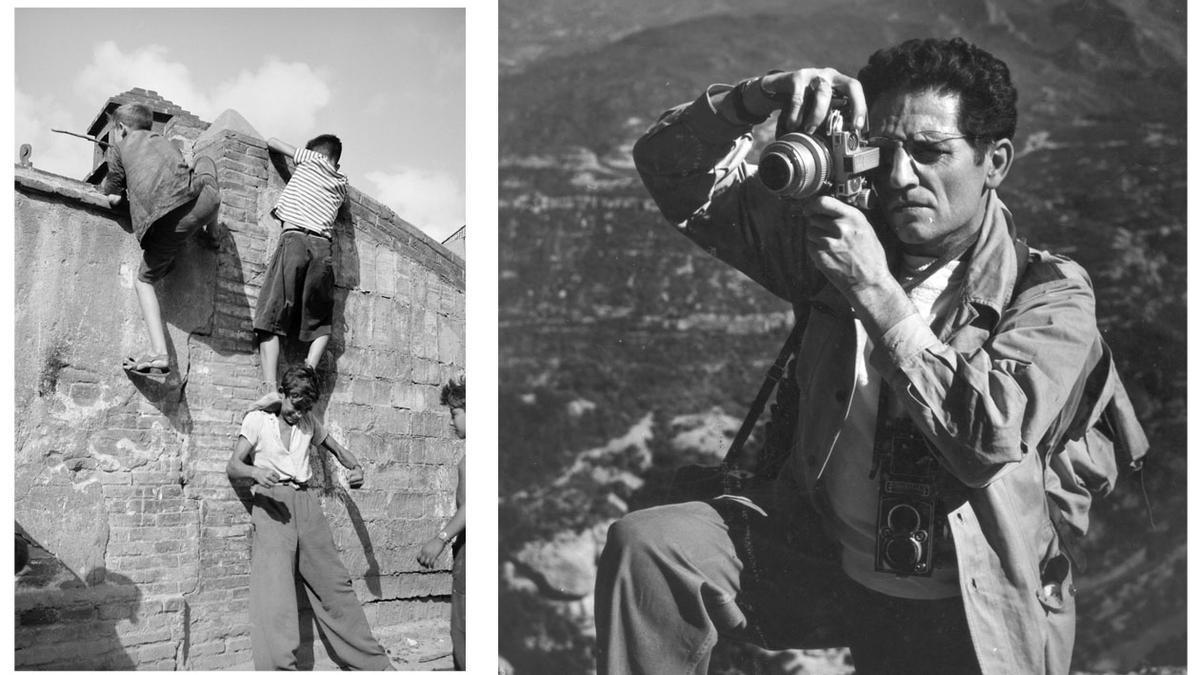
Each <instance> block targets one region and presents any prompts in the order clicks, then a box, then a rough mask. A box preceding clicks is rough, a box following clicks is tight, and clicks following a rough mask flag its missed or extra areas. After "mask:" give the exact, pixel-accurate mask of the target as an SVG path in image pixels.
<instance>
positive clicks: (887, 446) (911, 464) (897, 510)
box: [875, 419, 941, 577]
mask: <svg viewBox="0 0 1200 675" xmlns="http://www.w3.org/2000/svg"><path fill="white" fill-rule="evenodd" d="M904 422H907V423H900V424H897V425H894V426H892V427H891V428H890V430H889V431H890V433H887V434H881V436H882V438H879V439H877V440H876V443H878V444H880V447H877V448H876V449H875V452H876V453H880V454H878V455H877V456H878V457H880V459H881V464H880V476H879V511H878V514H877V515H876V520H875V571H877V572H891V573H893V574H896V575H898V576H922V577H927V576H929V575H930V574H932V573H933V560H934V550H935V548H936V547H937V546H939V545H940V544H941V542H938V541H937V539H938V538H939V536H938V531H939V529H940V528H939V527H938V526H937V515H938V514H937V509H938V501H939V497H940V495H939V494H938V481H937V472H938V462H937V458H936V457H934V455H933V453H932V452H931V451H930V449H929V446H928V445H927V443H928V442H927V441H926V440H925V437H924V436H922V435H921V433H920V431H918V430H917V429H916V428H915V427H914V426H913V425H912V423H911V422H909V421H908V420H907V419H906V420H904Z"/></svg>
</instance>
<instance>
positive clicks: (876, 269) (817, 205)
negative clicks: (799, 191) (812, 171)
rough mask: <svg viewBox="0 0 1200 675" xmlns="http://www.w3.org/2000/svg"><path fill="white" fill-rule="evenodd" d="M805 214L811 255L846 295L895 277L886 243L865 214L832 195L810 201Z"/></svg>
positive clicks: (820, 268)
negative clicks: (855, 289) (892, 276)
mask: <svg viewBox="0 0 1200 675" xmlns="http://www.w3.org/2000/svg"><path fill="white" fill-rule="evenodd" d="M804 211H805V213H806V214H807V215H808V227H807V230H806V234H807V236H808V256H809V257H810V258H812V261H813V263H814V264H815V265H816V266H817V269H819V270H821V271H822V272H824V273H825V276H826V277H828V278H829V281H830V282H831V283H832V284H833V285H834V286H836V287H837V288H838V290H840V291H841V292H842V294H843V295H846V296H847V298H849V296H850V293H851V292H852V289H853V288H855V287H856V286H860V285H863V284H871V283H878V282H880V281H882V280H883V278H884V277H888V278H890V277H891V273H890V272H889V271H888V264H887V255H886V254H885V253H884V251H883V244H881V243H880V242H879V237H878V236H877V235H876V234H875V230H874V228H872V227H871V224H870V223H869V222H867V217H866V215H865V214H863V212H862V211H859V210H858V209H856V208H854V207H853V206H850V205H849V204H846V203H845V202H843V201H841V200H839V199H836V198H834V197H829V196H824V197H816V198H814V199H812V200H810V201H808V202H807V203H806V204H805V205H804Z"/></svg>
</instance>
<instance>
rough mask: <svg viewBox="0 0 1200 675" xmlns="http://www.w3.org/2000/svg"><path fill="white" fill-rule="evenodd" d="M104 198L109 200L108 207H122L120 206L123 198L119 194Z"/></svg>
mask: <svg viewBox="0 0 1200 675" xmlns="http://www.w3.org/2000/svg"><path fill="white" fill-rule="evenodd" d="M104 198H105V199H107V200H108V205H109V207H112V208H116V207H118V206H120V205H121V199H122V197H121V195H119V194H116V195H104Z"/></svg>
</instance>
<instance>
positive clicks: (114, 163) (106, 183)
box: [100, 144, 125, 206]
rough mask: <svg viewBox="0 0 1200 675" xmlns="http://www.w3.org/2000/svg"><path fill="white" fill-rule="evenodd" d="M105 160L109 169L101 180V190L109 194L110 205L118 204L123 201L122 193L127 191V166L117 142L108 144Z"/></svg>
mask: <svg viewBox="0 0 1200 675" xmlns="http://www.w3.org/2000/svg"><path fill="white" fill-rule="evenodd" d="M104 161H105V163H106V164H108V171H107V172H106V173H105V174H104V180H102V181H101V182H100V192H103V193H104V194H105V195H108V203H109V205H110V206H116V205H118V204H120V203H121V193H123V192H125V166H124V165H123V164H122V163H121V152H120V149H119V148H118V147H117V146H116V145H115V144H113V145H110V146H108V150H106V151H105V152H104Z"/></svg>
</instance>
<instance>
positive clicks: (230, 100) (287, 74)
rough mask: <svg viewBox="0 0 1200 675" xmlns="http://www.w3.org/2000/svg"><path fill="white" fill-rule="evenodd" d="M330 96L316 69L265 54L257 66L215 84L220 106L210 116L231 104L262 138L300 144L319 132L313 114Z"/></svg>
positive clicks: (215, 95) (321, 76)
mask: <svg viewBox="0 0 1200 675" xmlns="http://www.w3.org/2000/svg"><path fill="white" fill-rule="evenodd" d="M331 98H332V93H331V91H330V89H329V85H327V84H326V83H325V76H324V74H323V73H321V72H320V71H319V70H317V69H314V68H313V67H312V66H309V65H308V64H306V63H284V62H282V61H279V60H278V59H275V58H268V59H267V62H266V63H265V64H263V65H262V66H261V67H260V68H259V69H258V70H256V71H253V72H249V71H245V70H243V71H242V72H240V73H238V74H237V76H235V77H234V78H232V79H231V80H228V81H226V82H222V83H221V84H220V85H218V86H217V89H216V92H215V93H214V95H213V101H214V103H215V104H216V107H218V108H219V110H214V111H213V113H212V116H213V117H215V116H216V115H218V114H220V113H222V112H224V111H225V110H227V109H229V108H233V109H234V110H237V111H238V112H239V113H241V114H242V117H245V118H246V121H247V122H249V123H250V124H251V125H253V126H254V128H255V129H257V130H258V132H259V133H260V134H262V135H263V137H264V138H270V137H271V136H276V137H278V138H280V139H283V140H284V141H287V142H289V143H291V144H293V145H300V144H303V143H304V141H306V140H308V139H309V138H311V137H313V136H316V135H317V134H318V133H322V132H321V131H319V130H315V129H314V126H315V124H316V115H317V112H318V111H319V110H321V109H322V108H324V107H325V106H326V105H328V104H329V101H330V99H331ZM208 119H212V118H211V117H210V118H208Z"/></svg>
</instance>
